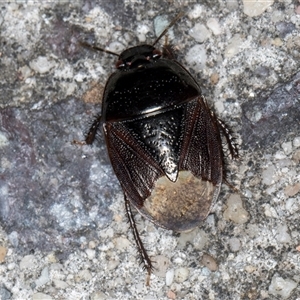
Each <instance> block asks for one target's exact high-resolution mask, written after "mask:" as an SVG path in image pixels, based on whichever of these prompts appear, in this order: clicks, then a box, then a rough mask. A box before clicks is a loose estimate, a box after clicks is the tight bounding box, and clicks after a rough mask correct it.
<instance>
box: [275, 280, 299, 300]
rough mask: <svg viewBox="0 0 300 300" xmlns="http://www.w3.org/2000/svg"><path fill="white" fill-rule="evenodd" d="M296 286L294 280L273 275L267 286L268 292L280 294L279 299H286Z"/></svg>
mask: <svg viewBox="0 0 300 300" xmlns="http://www.w3.org/2000/svg"><path fill="white" fill-rule="evenodd" d="M296 287H297V283H296V282H295V281H293V280H291V279H284V278H282V277H279V276H277V275H274V276H273V278H272V282H271V284H270V286H269V292H270V293H271V294H272V295H274V296H277V297H278V296H280V297H281V299H288V298H289V297H290V295H291V293H292V291H293V290H294V289H295V288H296Z"/></svg>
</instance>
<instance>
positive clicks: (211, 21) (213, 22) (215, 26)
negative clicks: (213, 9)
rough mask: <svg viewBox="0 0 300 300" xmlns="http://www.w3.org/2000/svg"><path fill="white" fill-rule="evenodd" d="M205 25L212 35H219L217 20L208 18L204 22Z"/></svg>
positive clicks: (220, 31)
mask: <svg viewBox="0 0 300 300" xmlns="http://www.w3.org/2000/svg"><path fill="white" fill-rule="evenodd" d="M206 25H207V27H208V28H209V29H210V30H211V31H212V32H213V34H214V35H219V34H221V33H222V29H221V27H220V24H219V20H218V19H217V18H209V19H208V20H207V22H206Z"/></svg>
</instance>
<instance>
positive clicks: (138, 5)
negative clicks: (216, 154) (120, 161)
mask: <svg viewBox="0 0 300 300" xmlns="http://www.w3.org/2000/svg"><path fill="white" fill-rule="evenodd" d="M246 2H247V6H248V8H250V9H252V11H251V12H249V10H248V11H246V14H245V13H244V7H243V3H242V2H240V1H217V0H215V1H208V0H207V1H201V3H200V2H199V3H196V2H192V1H179V0H175V1H172V2H169V1H160V2H159V1H131V0H128V1H127V0H126V1H118V0H112V1H99V0H94V1H89V0H82V1H73V2H71V1H69V2H66V1H34V3H33V1H30V0H28V1H15V3H12V1H11V2H10V3H7V2H6V3H2V4H1V10H0V24H1V32H0V43H1V47H0V49H1V50H0V68H1V72H0V90H1V93H0V225H1V230H0V242H1V245H2V246H4V247H5V248H6V249H7V250H8V251H7V254H6V256H5V261H4V262H3V263H2V264H1V276H0V287H1V289H0V292H1V297H2V298H3V299H9V298H11V299H31V298H32V299H41V298H43V297H44V298H45V297H48V299H122V300H124V299H168V297H169V298H170V297H171V298H172V299H174V298H176V299H237V300H238V299H246V298H247V297H248V299H275V298H274V297H277V298H278V297H280V293H278V292H276V288H277V287H278V286H280V287H281V286H282V287H283V291H282V293H281V294H282V295H288V297H290V299H296V297H297V296H298V295H299V294H300V285H299V282H300V278H299V269H300V265H299V251H300V244H299V241H300V229H299V212H300V204H299V203H300V202H299V201H298V198H299V189H298V185H297V184H298V183H299V174H300V169H299V168H300V164H299V162H300V151H299V150H300V149H299V142H298V140H297V138H298V139H299V136H300V135H299V132H300V123H299V115H300V111H299V109H300V105H299V101H300V99H299V98H300V96H299V94H300V85H299V82H300V81H299V80H300V77H299V76H300V75H299V74H300V68H299V66H300V60H299V57H300V50H299V49H300V48H299V45H300V44H299V43H300V40H299V36H298V35H297V33H298V32H299V30H300V24H299V15H297V11H298V10H297V8H296V7H295V5H294V3H293V1H270V4H271V5H268V7H263V8H261V7H260V8H261V9H259V10H256V11H255V10H253V9H255V7H254V6H255V5H254V4H255V3H256V2H255V3H254V2H253V1H252V3H250V2H251V1H244V3H246ZM179 11H184V12H185V13H186V16H185V17H183V18H182V19H180V20H179V21H178V22H177V24H175V26H174V27H173V28H172V34H170V35H169V36H168V37H169V40H170V42H171V43H172V44H173V45H174V47H175V50H176V54H177V59H178V61H179V62H180V63H181V64H183V65H184V66H185V67H186V68H187V69H188V70H189V71H190V72H191V74H192V75H193V76H194V77H195V79H196V80H197V81H198V82H199V84H200V85H201V88H202V91H203V94H204V96H205V97H206V99H207V102H208V105H209V106H210V107H212V108H215V112H216V114H217V115H218V117H220V118H221V119H222V120H224V121H226V123H228V125H229V127H230V128H231V129H232V131H233V133H234V136H235V137H236V142H237V143H238V144H239V145H240V152H241V158H240V160H237V161H234V162H232V161H230V159H229V158H227V157H226V158H225V160H226V165H227V179H228V181H229V182H230V183H231V184H232V185H233V186H234V187H235V188H236V189H237V190H238V191H233V190H231V189H230V188H229V187H227V186H226V185H225V184H224V185H223V187H222V191H221V194H220V197H219V199H218V201H217V203H216V206H215V207H214V211H213V213H212V214H211V215H210V216H209V217H208V219H207V220H206V222H204V223H203V224H202V225H201V226H200V228H197V229H195V231H194V232H191V233H182V234H181V235H180V234H178V233H173V232H170V231H167V230H164V229H161V228H157V227H156V226H154V225H153V224H152V223H150V222H149V221H147V220H144V219H143V218H142V217H141V216H139V215H136V218H137V221H138V228H139V231H140V233H141V238H142V239H143V241H144V242H145V246H146V248H147V249H148V251H149V254H150V256H151V257H152V258H155V257H159V258H163V259H162V260H159V261H160V262H162V263H164V262H168V264H165V265H164V267H162V268H160V269H159V273H158V274H157V275H158V276H157V275H155V274H152V275H151V277H150V286H149V287H146V286H145V282H146V280H147V276H146V274H145V272H144V271H143V270H142V267H141V266H140V265H139V259H138V256H137V252H136V247H135V244H134V240H133V237H132V235H131V233H130V230H129V226H128V223H127V220H126V217H125V212H124V203H123V196H122V191H121V189H120V186H119V184H118V182H117V179H116V177H115V175H114V174H113V171H112V169H111V166H110V163H109V160H108V156H107V153H106V148H105V142H104V139H103V136H102V135H101V133H99V137H98V140H97V142H96V143H95V144H94V145H93V146H80V145H78V144H74V143H73V140H77V141H81V140H82V139H83V137H84V132H85V131H86V130H87V128H88V127H89V124H90V123H91V122H92V120H93V116H95V115H96V114H99V113H101V99H100V98H101V97H100V96H99V94H101V91H102V90H103V88H104V86H105V82H106V80H107V79H108V77H109V75H110V74H111V73H112V72H113V71H114V66H115V59H116V57H112V56H109V55H108V54H106V53H100V52H95V51H91V50H89V49H85V48H83V47H81V46H80V43H79V41H83V40H84V41H87V42H88V43H91V44H93V43H95V44H97V45H99V46H101V47H110V48H111V50H114V51H122V49H125V48H127V47H131V46H134V45H136V44H139V43H141V42H142V43H145V42H147V43H152V42H153V41H154V39H155V37H156V34H155V29H157V28H156V27H155V23H154V20H155V19H156V20H157V19H161V20H164V19H165V20H168V21H170V20H171V19H172V18H173V17H174V16H175V15H176V14H177V13H178V12H179ZM257 12H259V14H257ZM254 13H255V16H254V17H251V15H253V14H254ZM209 20H217V23H216V22H215V21H214V24H211V25H213V27H212V26H209V25H208V24H210V22H209ZM196 24H205V26H206V27H207V30H208V31H209V34H208V35H206V37H207V38H206V39H204V40H203V42H201V44H199V43H200V42H197V41H195V40H194V38H192V37H191V36H190V35H189V30H191V29H192V28H195V26H196ZM214 30H215V31H214ZM213 31H214V32H213ZM236 37H238V39H236ZM232 41H234V42H235V43H232ZM163 42H164V40H162V43H163ZM157 46H158V47H161V45H157ZM195 47H196V48H195ZM191 49H196V50H197V49H198V52H197V53H194V54H193V52H192V55H188V54H189V53H190V54H191ZM199 50H200V51H199ZM228 50H230V55H228ZM199 52H201V53H200V54H201V55H199ZM216 78H217V80H216ZM94 95H98V96H94ZM291 189H292V190H291ZM234 193H237V194H239V197H240V198H241V200H242V203H243V209H245V211H246V212H247V220H246V222H245V223H240V224H237V223H235V222H233V221H231V220H230V219H225V218H224V212H225V211H226V208H227V206H226V203H227V200H228V199H229V198H230V195H232V194H234ZM294 193H296V194H294ZM91 250H92V251H91ZM204 253H209V255H211V257H213V258H214V259H215V261H216V264H217V266H218V268H217V270H216V271H215V272H211V271H210V270H209V269H208V268H206V267H205V266H203V264H202V263H201V258H202V257H203V254H204ZM28 255H30V256H29V257H31V258H32V260H31V262H33V263H32V265H29V266H28V264H27V265H26V266H27V267H26V268H25V267H24V268H23V264H21V262H24V259H25V262H26V259H27V258H28ZM43 270H44V271H43ZM47 270H49V273H47ZM178 270H184V272H183V273H184V274H185V275H184V277H180V278H181V279H180V278H179V277H178ZM175 272H176V276H175ZM41 276H42V277H41ZM43 276H44V277H43ZM48 276H49V277H48ZM41 278H42V279H43V280H42V281H39V279H41ZM182 278H183V279H184V280H182ZM46 279H47V280H46ZM48 280H49V281H48ZM282 282H283V283H284V282H288V283H289V286H288V287H285V286H284V284H283V285H282V284H281V283H282ZM39 283H41V285H39ZM66 295H67V296H66ZM5 297H6V298H5Z"/></svg>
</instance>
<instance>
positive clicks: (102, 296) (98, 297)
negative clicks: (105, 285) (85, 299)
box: [91, 291, 109, 300]
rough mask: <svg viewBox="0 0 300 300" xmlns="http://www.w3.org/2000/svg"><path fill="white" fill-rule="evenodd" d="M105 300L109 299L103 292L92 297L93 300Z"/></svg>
mask: <svg viewBox="0 0 300 300" xmlns="http://www.w3.org/2000/svg"><path fill="white" fill-rule="evenodd" d="M105 299H109V297H108V296H107V295H105V294H104V293H103V292H100V291H99V292H94V293H93V294H92V295H91V300H105Z"/></svg>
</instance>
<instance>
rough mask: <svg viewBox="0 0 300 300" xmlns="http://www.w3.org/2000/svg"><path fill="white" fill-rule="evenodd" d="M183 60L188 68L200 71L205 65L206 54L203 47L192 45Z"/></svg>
mask: <svg viewBox="0 0 300 300" xmlns="http://www.w3.org/2000/svg"><path fill="white" fill-rule="evenodd" d="M185 59H186V61H187V63H188V64H189V65H190V66H193V67H194V68H195V70H197V71H201V70H202V69H203V68H204V67H205V64H206V59H207V54H206V50H205V47H204V46H203V45H199V44H197V45H194V46H193V47H192V48H190V49H189V51H188V52H187V54H186V56H185Z"/></svg>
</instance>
